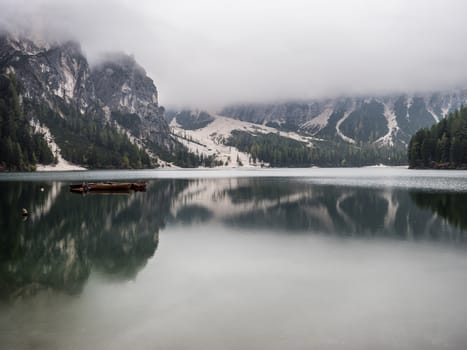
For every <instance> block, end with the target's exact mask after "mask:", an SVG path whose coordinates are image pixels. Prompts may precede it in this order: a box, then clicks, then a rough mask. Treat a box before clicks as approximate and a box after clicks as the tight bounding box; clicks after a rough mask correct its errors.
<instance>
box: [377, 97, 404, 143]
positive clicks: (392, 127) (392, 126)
mask: <svg viewBox="0 0 467 350" xmlns="http://www.w3.org/2000/svg"><path fill="white" fill-rule="evenodd" d="M384 117H385V118H386V120H387V123H388V129H389V130H388V132H387V133H386V135H384V136H382V137H380V138H379V139H377V140H376V141H375V143H379V144H383V145H389V146H394V135H395V133H396V131H397V130H399V126H398V125H397V117H396V114H395V113H394V111H393V110H391V109H390V108H389V107H388V105H387V104H384Z"/></svg>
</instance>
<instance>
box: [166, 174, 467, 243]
mask: <svg viewBox="0 0 467 350" xmlns="http://www.w3.org/2000/svg"><path fill="white" fill-rule="evenodd" d="M466 197H467V195H466V194H459V193H449V192H446V193H430V192H409V191H407V190H401V189H393V188H366V187H352V186H337V185H317V184H313V183H310V182H307V181H297V180H291V179H288V180H287V179H271V178H269V179H264V178H256V179H255V178H253V179H224V180H217V181H216V183H215V185H213V181H212V180H194V181H191V182H190V184H189V186H187V188H186V189H185V190H184V191H183V192H182V193H181V194H180V198H179V200H178V202H179V203H183V205H180V207H179V208H175V209H176V210H175V215H174V217H175V218H178V217H180V218H181V219H182V221H183V222H188V223H191V222H202V221H207V220H214V221H218V222H221V223H223V224H226V225H231V226H235V227H239V228H243V229H250V230H251V229H256V230H267V231H272V232H280V233H293V232H313V233H320V234H327V235H337V236H345V237H348V236H355V237H371V238H374V237H384V238H391V239H404V240H428V241H445V242H456V243H457V242H465V240H466V234H465V232H464V231H463V229H465V228H466V226H465V220H466V219H465V216H464V213H465V203H467V201H465V199H467V198H466ZM462 203H464V204H462ZM428 209H431V210H428Z"/></svg>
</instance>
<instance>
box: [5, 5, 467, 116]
mask: <svg viewBox="0 0 467 350" xmlns="http://www.w3.org/2000/svg"><path fill="white" fill-rule="evenodd" d="M0 5H1V8H2V11H1V13H0V22H1V23H2V24H3V25H4V26H6V27H7V28H9V29H11V28H18V27H20V28H25V27H26V28H29V31H32V32H34V33H36V34H37V33H39V32H41V33H45V34H43V35H46V37H48V38H50V37H53V38H56V39H58V40H63V39H69V38H73V39H75V40H78V41H79V42H80V43H81V44H82V47H83V51H84V52H85V53H86V56H87V57H89V59H90V61H91V62H95V61H98V59H99V55H100V53H102V52H106V51H119V50H124V51H125V52H127V53H130V54H134V55H135V57H137V58H138V61H139V62H140V64H141V65H142V66H143V67H145V69H146V70H147V72H148V75H149V76H151V77H152V78H153V79H154V80H155V81H157V85H158V87H159V90H160V102H161V103H162V104H163V105H164V106H169V107H170V106H175V107H179V106H188V107H192V108H209V109H213V108H214V109H219V108H222V107H224V106H225V105H229V104H234V103H239V102H240V103H252V102H253V103H256V102H261V103H276V102H277V101H280V102H284V101H287V100H291V99H305V100H308V99H321V98H328V97H333V98H334V97H336V96H340V95H345V96H355V95H358V96H368V95H371V96H378V95H388V94H393V93H396V94H400V93H408V94H412V93H417V92H428V91H444V90H449V89H455V88H462V87H464V86H466V83H467V73H466V71H465V69H464V66H465V62H464V58H465V57H467V48H466V47H465V45H462V43H463V42H465V39H466V36H467V34H466V33H467V23H466V22H465V20H464V14H465V13H466V12H467V4H466V3H465V1H461V0H448V1H443V2H433V1H429V2H427V1H422V0H414V1H410V2H407V1H403V0H395V1H383V0H377V1H374V0H355V1H347V0H331V1H322V0H319V1H313V2H310V1H305V0H291V1H285V0H276V1H265V0H260V1H255V2H254V4H252V3H251V2H247V1H244V0H240V1H235V2H231V1H226V0H221V1H214V0H200V1H196V2H191V1H187V0H178V1H170V2H169V1H149V0H143V1H138V2H137V3H135V2H130V1H127V0H103V1H98V2H95V1H90V0H82V1H76V0H71V1H58V0H42V1H40V2H31V1H26V0H0Z"/></svg>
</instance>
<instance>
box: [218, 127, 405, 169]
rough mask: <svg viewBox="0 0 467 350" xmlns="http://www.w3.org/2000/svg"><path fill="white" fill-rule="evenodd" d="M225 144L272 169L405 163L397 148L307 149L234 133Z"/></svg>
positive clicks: (268, 136) (336, 145)
mask: <svg viewBox="0 0 467 350" xmlns="http://www.w3.org/2000/svg"><path fill="white" fill-rule="evenodd" d="M227 144H228V145H231V146H234V147H237V148H238V149H239V150H240V151H242V152H248V153H249V154H250V155H251V162H252V163H256V162H261V161H262V162H267V163H269V164H270V165H271V166H272V167H309V166H313V165H315V166H322V167H339V166H366V165H373V164H378V163H384V164H387V165H401V164H405V163H406V160H407V159H406V152H405V150H403V149H399V148H381V147H378V146H376V145H372V144H366V145H364V144H362V145H360V146H356V145H350V144H344V143H337V142H336V143H330V142H317V143H316V144H315V145H314V146H313V147H308V146H307V145H306V144H304V143H303V142H300V141H296V140H291V139H289V138H286V137H283V136H280V135H278V134H273V133H270V134H255V135H252V134H250V133H248V132H245V131H238V130H235V131H233V132H232V136H231V137H230V138H229V139H228V141H227Z"/></svg>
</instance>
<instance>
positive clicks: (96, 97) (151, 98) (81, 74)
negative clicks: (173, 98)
mask: <svg viewBox="0 0 467 350" xmlns="http://www.w3.org/2000/svg"><path fill="white" fill-rule="evenodd" d="M0 74H1V75H4V76H8V77H12V76H14V78H15V80H16V81H17V82H18V86H19V89H18V90H19V95H20V103H21V105H22V108H24V113H25V114H26V116H27V118H28V119H29V120H30V121H31V123H35V122H36V121H38V122H40V123H41V124H45V127H48V128H49V129H50V130H52V133H54V130H55V133H56V132H57V130H58V132H59V133H61V130H60V129H57V127H56V125H55V128H54V127H52V125H49V124H57V123H58V122H57V119H54V118H51V115H55V114H56V115H57V116H59V117H60V118H62V119H63V120H65V121H68V122H67V123H65V124H66V125H64V126H62V128H68V129H71V128H73V132H74V133H76V132H78V133H79V130H78V131H77V130H76V124H79V126H80V127H82V128H84V129H86V130H88V129H90V128H89V127H87V126H86V125H85V124H86V123H87V121H89V120H92V121H93V122H94V123H96V124H97V126H98V127H101V128H104V129H102V130H104V131H105V132H106V130H105V128H110V129H112V130H113V132H114V134H116V133H120V134H122V135H123V137H124V138H125V139H126V140H127V141H128V142H130V143H133V144H134V145H135V147H137V148H138V149H139V150H140V151H143V152H147V153H148V154H150V155H151V156H152V157H153V160H156V158H161V156H163V155H165V156H167V155H170V154H171V152H173V149H174V147H175V144H176V143H175V141H174V140H173V139H172V137H171V136H170V130H169V127H168V125H167V122H166V121H165V120H164V117H163V114H164V109H163V107H160V106H159V104H158V99H157V89H156V86H155V85H154V82H153V81H152V80H151V79H150V78H149V77H148V76H147V74H146V72H145V71H144V69H143V68H142V67H141V66H139V65H138V64H137V63H136V61H135V59H134V58H133V57H131V56H128V55H124V54H118V55H108V56H106V59H105V60H104V61H103V62H101V63H100V64H98V65H97V66H96V67H92V68H91V67H90V64H89V62H88V60H87V58H86V57H85V55H84V54H83V52H82V50H81V47H80V45H79V44H78V43H76V42H73V41H69V42H64V43H51V42H46V41H43V40H37V39H32V38H27V37H24V36H19V35H14V34H11V33H5V32H4V33H2V34H0ZM25 106H27V108H26V107H25ZM71 116H73V117H74V119H73V118H71ZM76 118H78V119H76ZM72 119H73V120H72ZM59 121H60V120H59ZM83 123H84V124H83ZM82 124H83V125H82ZM70 131H71V130H70ZM104 131H102V132H101V135H92V132H90V133H89V134H90V135H87V136H86V141H85V142H88V143H89V145H87V146H88V148H89V147H91V148H93V147H94V146H95V145H94V144H93V143H94V141H96V142H97V141H99V142H100V143H101V145H100V146H99V147H100V150H101V151H102V150H105V147H106V146H108V145H106V144H107V143H109V141H108V139H109V138H114V136H112V135H113V134H112V135H110V136H108V135H106V134H104ZM62 136H63V135H62ZM54 137H55V139H56V141H57V143H60V139H61V142H62V143H65V142H72V140H70V135H67V136H66V137H65V136H63V137H60V135H52V138H54ZM65 138H68V139H65ZM82 139H83V138H82ZM81 141H82V140H81ZM81 141H80V142H81ZM117 143H118V142H117ZM127 148H128V147H127ZM59 149H60V148H59ZM121 152H122V153H123V150H122V151H121ZM138 152H139V151H134V150H132V149H131V148H128V150H127V149H125V152H124V153H125V154H127V158H128V157H129V158H131V156H132V154H136V153H138ZM122 156H123V154H122ZM141 157H142V156H141V155H140V154H136V155H135V156H134V157H133V158H135V159H137V160H138V161H136V160H135V163H134V164H139V163H141ZM65 158H66V156H65ZM88 158H90V155H83V156H82V157H81V158H80V157H79V155H78V156H76V157H74V160H75V161H76V159H83V161H87V160H88ZM130 160H131V159H130ZM114 163H115V162H114ZM123 163H124V164H126V163H127V162H126V161H124V162H123ZM143 163H144V162H143ZM105 166H107V165H105ZM111 166H112V167H118V166H119V165H118V164H112V165H111ZM134 166H136V165H133V167H134Z"/></svg>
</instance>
